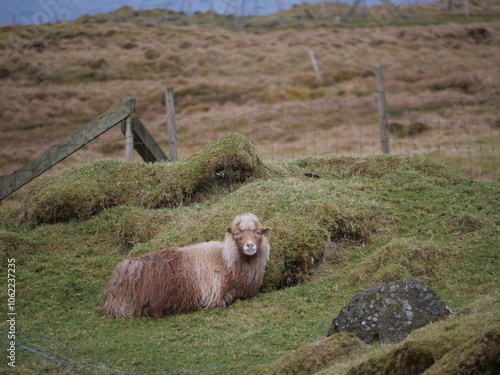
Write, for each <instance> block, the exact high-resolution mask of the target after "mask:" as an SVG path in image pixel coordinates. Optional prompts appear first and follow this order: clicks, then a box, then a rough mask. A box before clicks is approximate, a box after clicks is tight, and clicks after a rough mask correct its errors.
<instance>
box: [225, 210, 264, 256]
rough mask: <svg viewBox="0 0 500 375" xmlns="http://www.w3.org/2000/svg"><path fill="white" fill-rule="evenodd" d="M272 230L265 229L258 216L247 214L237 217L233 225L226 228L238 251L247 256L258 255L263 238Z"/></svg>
mask: <svg viewBox="0 0 500 375" xmlns="http://www.w3.org/2000/svg"><path fill="white" fill-rule="evenodd" d="M270 230H271V228H265V227H263V226H262V225H261V224H260V222H259V219H258V218H257V216H255V215H253V214H245V215H241V216H237V217H236V219H234V221H233V223H232V224H231V225H230V226H229V227H227V228H226V231H227V233H229V235H231V237H232V238H233V240H234V242H235V243H236V245H237V246H238V250H239V251H240V252H242V253H243V254H245V255H247V256H253V255H255V254H257V252H258V251H259V249H260V246H261V244H262V236H264V235H265V234H266V233H268V232H269V231H270Z"/></svg>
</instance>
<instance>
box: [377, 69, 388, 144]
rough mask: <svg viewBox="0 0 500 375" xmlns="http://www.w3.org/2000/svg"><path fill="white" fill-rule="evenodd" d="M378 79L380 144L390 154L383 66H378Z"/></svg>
mask: <svg viewBox="0 0 500 375" xmlns="http://www.w3.org/2000/svg"><path fill="white" fill-rule="evenodd" d="M375 71H376V78H377V103H378V116H379V124H380V143H381V145H382V152H383V153H384V154H390V153H391V150H390V147H389V130H388V124H387V102H386V99H385V82H384V67H383V66H382V65H377V66H376V70H375Z"/></svg>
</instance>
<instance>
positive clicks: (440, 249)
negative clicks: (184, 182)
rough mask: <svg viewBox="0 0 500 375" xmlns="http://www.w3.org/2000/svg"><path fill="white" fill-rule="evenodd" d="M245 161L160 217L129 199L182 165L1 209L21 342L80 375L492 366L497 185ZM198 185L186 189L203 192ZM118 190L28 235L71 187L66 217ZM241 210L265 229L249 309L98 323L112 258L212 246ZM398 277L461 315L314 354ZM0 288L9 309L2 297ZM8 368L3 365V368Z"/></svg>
mask: <svg viewBox="0 0 500 375" xmlns="http://www.w3.org/2000/svg"><path fill="white" fill-rule="evenodd" d="M233 137H235V138H233V139H232V140H233V141H236V142H237V143H238V142H241V143H239V144H240V145H246V143H244V142H243V141H242V140H240V138H239V137H236V136H233ZM217 145H219V146H220V143H218V144H215V146H217ZM231 145H232V143H231V142H229V141H228V140H227V139H226V144H225V145H223V146H222V148H217V147H215V146H214V145H212V146H209V147H208V148H207V149H205V150H204V151H201V152H200V153H198V154H197V155H196V156H195V157H194V158H193V159H192V160H191V161H189V160H186V161H185V162H184V163H185V165H184V168H185V169H186V168H188V167H189V166H193V165H194V166H196V165H198V166H199V165H204V166H207V165H212V164H210V163H208V164H206V163H205V162H206V160H207V159H206V157H207V155H212V156H214V154H213V153H212V151H214V150H215V149H217V150H219V151H220V152H219V153H217V157H214V159H210V160H223V159H224V157H223V155H224V153H223V150H227V149H231ZM245 147H247V149H246V151H245V155H247V156H249V155H253V151H252V148H251V145H250V146H248V145H247V146H245ZM207 150H208V151H209V152H207ZM224 152H225V151H224ZM229 154H231V153H229ZM233 155H234V154H233ZM246 160H253V161H252V163H249V164H245V165H254V166H258V171H259V173H247V174H245V175H244V176H243V175H241V174H240V175H238V176H239V177H238V178H236V182H237V183H236V184H232V183H230V182H228V181H227V180H224V181H223V182H222V183H217V181H218V180H217V176H218V173H221V171H222V170H225V171H233V170H234V169H232V167H231V165H233V164H232V163H231V162H228V163H226V164H224V168H226V169H220V168H215V169H213V170H211V171H212V172H213V173H212V172H211V173H210V174H209V175H205V174H204V175H203V176H204V181H205V182H206V183H207V184H208V185H209V186H210V187H209V188H206V189H201V188H200V189H199V188H196V189H193V190H189V196H190V197H191V199H183V200H180V201H176V202H175V204H170V203H169V202H170V201H168V200H163V201H161V200H160V201H158V200H154V202H161V204H159V205H155V207H156V209H151V208H150V206H151V205H149V204H144V202H151V200H146V201H145V200H143V199H139V198H137V197H139V196H141V194H142V195H143V196H149V195H148V194H153V195H154V196H158V194H159V193H158V192H161V191H165V190H162V188H161V187H159V186H156V185H155V184H152V183H150V180H148V179H147V178H144V176H147V175H148V174H147V172H148V171H152V170H156V172H157V173H160V170H161V173H163V174H161V173H160V174H161V175H162V176H167V175H169V173H168V172H170V173H172V172H175V173H177V174H179V173H182V171H181V167H180V165H181V163H178V164H172V165H171V166H169V165H160V164H158V165H153V166H148V165H146V164H142V163H133V164H130V167H126V166H124V165H121V166H120V168H128V169H127V172H128V173H126V174H111V175H110V174H109V169H106V168H102V167H103V166H106V165H107V166H109V165H114V163H115V162H113V161H105V162H94V163H89V164H87V165H82V166H79V167H74V168H70V169H67V170H65V171H62V172H60V173H57V174H53V175H52V176H51V177H47V178H41V179H40V180H39V182H37V187H36V189H35V188H33V191H32V195H31V196H30V198H29V201H28V202H26V204H24V205H23V206H20V207H3V208H0V252H1V254H2V257H1V259H2V263H1V265H0V266H1V267H2V272H5V268H6V259H9V258H15V259H16V266H17V300H16V309H17V311H18V313H19V315H18V317H17V319H18V320H17V322H18V325H17V328H18V329H19V330H20V331H19V333H18V339H20V340H25V341H26V342H28V343H30V344H36V345H39V346H41V347H43V348H46V349H50V350H52V351H53V352H54V353H57V354H60V355H64V356H65V357H66V358H70V359H72V360H74V361H76V362H78V363H85V364H88V365H92V366H95V367H84V368H85V369H86V370H87V371H89V372H90V373H107V372H101V371H99V370H97V369H96V368H97V367H99V366H109V367H110V368H112V369H114V370H120V371H130V372H134V373H140V374H150V373H151V374H157V373H158V372H160V371H159V370H158V367H166V368H171V369H175V370H173V371H172V372H171V373H174V374H177V373H179V374H185V373H196V372H206V373H210V374H212V373H214V374H233V373H241V372H244V371H247V372H256V373H316V372H317V371H321V370H323V371H325V373H331V374H344V373H353V374H354V373H359V372H360V371H361V370H363V371H366V372H365V373H370V374H371V373H373V374H374V373H391V368H392V369H394V368H395V366H396V367H398V366H403V367H404V366H407V365H408V366H409V365H411V362H412V359H411V358H415V361H417V362H418V363H420V364H422V363H423V365H425V364H426V363H427V364H428V363H430V362H431V361H427V362H426V361H425V359H426V358H427V359H429V358H432V363H433V367H432V368H431V370H432V371H433V372H432V371H431V372H432V373H446V371H451V372H450V373H453V372H452V370H453V369H454V368H457V367H456V366H458V365H459V364H460V363H462V362H463V363H465V362H467V361H469V362H470V363H469V362H467V363H469V365H470V366H472V367H471V368H474V369H477V368H479V367H478V366H480V365H481V366H483V365H484V366H483V367H485V366H486V367H487V366H493V365H492V363H493V364H494V360H492V359H491V358H490V359H488V358H489V357H488V355H489V354H488V353H495V351H494V350H496V349H495V348H497V347H495V346H494V345H493V344H491V343H492V342H493V343H494V342H495V340H497V341H496V342H497V343H498V335H499V329H500V328H499V327H500V322H499V316H500V314H499V312H500V308H499V303H498V299H499V298H498V297H499V288H498V280H499V276H500V273H499V266H498V253H499V251H498V250H499V245H498V237H499V233H500V231H499V228H498V225H499V221H498V218H499V217H500V215H499V197H500V185H499V184H498V183H488V182H475V181H472V180H471V179H470V177H468V176H465V175H463V174H460V173H458V172H456V171H454V170H452V169H450V168H448V167H445V166H443V165H441V164H439V163H436V162H434V161H431V160H430V159H426V158H422V157H403V156H390V155H375V156H370V157H354V156H344V155H324V156H314V157H313V156H305V157H301V158H298V159H289V160H288V159H286V160H282V161H277V162H266V163H264V164H262V165H261V164H260V161H257V160H255V159H252V158H251V157H250V158H249V159H246ZM240 161H241V160H240ZM233 162H234V160H233ZM219 165H220V164H219ZM212 166H213V165H212ZM89 170H92V171H93V172H92V173H91V174H88V171H89ZM184 173H188V174H189V172H187V171H184ZM228 173H229V172H228ZM305 173H315V174H317V175H319V176H320V178H319V179H316V178H309V177H307V176H305ZM191 176H195V175H194V174H193V175H191ZM232 176H234V175H232ZM173 178H175V176H174V175H170V177H169V178H166V177H165V179H164V180H162V181H163V182H169V181H172V180H171V179H173ZM96 181H97V182H99V183H96ZM131 181H133V185H127V184H130V183H131ZM196 181H197V179H196V178H195V177H193V178H192V179H191V180H190V182H189V183H190V184H192V185H190V186H199V185H196ZM214 181H215V182H214ZM219 182H220V181H219ZM87 183H88V184H89V186H91V187H92V189H93V190H92V194H90V193H89V191H90V190H87V189H86V188H84V186H83V185H84V184H87ZM193 184H194V185H193ZM122 185H123V186H124V187H127V186H128V187H130V186H132V190H131V189H129V188H122V189H118V190H117V191H118V192H115V195H114V198H115V199H114V200H113V201H112V202H111V203H112V204H103V205H100V206H99V205H98V206H96V207H99V209H98V210H97V209H95V210H87V211H85V212H86V214H85V215H83V216H79V215H72V216H71V215H69V216H68V215H62V216H50V215H49V216H44V215H40V216H38V218H39V219H37V220H31V221H30V222H29V223H28V224H29V225H27V224H26V217H34V216H33V215H31V214H33V213H34V212H35V211H36V212H42V211H40V207H39V206H36V207H37V208H36V210H35V209H34V208H35V203H37V202H38V200H39V199H40V202H42V201H43V205H46V206H48V207H49V206H50V205H51V200H53V201H56V200H57V199H59V198H60V197H61V196H62V195H63V194H64V193H65V192H68V189H70V188H71V187H72V188H71V189H73V190H72V191H71V194H70V195H69V197H70V198H67V197H66V200H62V201H59V202H60V205H61V207H66V208H68V207H69V208H71V211H70V210H69V208H68V210H63V211H62V212H74V213H78V212H82V210H84V209H85V208H86V207H89V206H88V205H87V204H88V201H89V200H91V198H92V197H104V196H107V195H108V194H109V193H110V192H111V191H113V188H116V187H117V186H122ZM78 186H81V192H82V196H79V194H77V192H78V189H76V187H78ZM183 191H184V192H186V191H187V190H183ZM195 191H196V194H194V195H193V194H192V193H193V192H195ZM118 193H119V194H118ZM180 196H182V194H181V195H180ZM82 197H87V198H86V199H87V200H85V199H82ZM124 197H125V198H124ZM130 197H132V198H130ZM42 198H43V200H42ZM96 200H99V199H96ZM40 202H38V203H40ZM100 202H105V203H106V202H110V201H106V200H100ZM93 207H94V206H93ZM246 211H251V212H253V213H255V214H257V215H258V216H259V218H260V219H261V221H262V223H263V224H264V225H266V226H270V227H272V228H273V231H272V232H271V233H270V235H269V236H268V238H269V241H270V244H271V261H270V262H269V264H268V267H267V269H266V276H265V282H264V285H263V293H261V294H260V295H259V296H257V297H255V298H253V299H250V300H246V301H237V302H236V303H234V304H233V305H231V306H230V307H229V308H228V309H225V310H219V309H215V310H208V311H197V312H194V313H190V314H180V315H176V316H170V317H165V318H162V319H146V318H139V319H129V320H123V319H115V318H110V317H108V316H104V315H103V314H101V312H100V298H101V295H102V292H103V290H104V287H105V286H106V284H107V282H108V280H109V278H110V276H111V273H112V271H113V268H114V266H115V265H116V264H117V263H118V262H119V261H121V260H123V259H125V258H128V257H131V256H135V255H138V254H142V253H145V252H148V251H152V250H157V249H162V248H164V247H167V246H171V245H176V246H181V245H186V244H189V243H193V242H200V241H206V240H212V239H222V238H223V234H224V228H225V226H226V225H228V224H229V223H230V221H231V220H232V218H233V217H234V216H235V215H236V214H238V213H242V212H246ZM27 215H28V216H27ZM30 215H31V216H30ZM43 218H48V220H44V219H43ZM406 277H414V278H419V279H422V280H424V281H426V282H427V283H428V284H429V285H430V287H431V288H432V289H433V290H434V291H435V292H436V293H437V294H438V295H439V296H440V297H441V298H442V299H443V300H444V301H445V303H447V304H448V306H450V307H451V309H452V310H453V311H454V312H460V311H462V310H464V309H466V310H467V311H468V312H469V313H468V314H467V315H463V316H453V317H450V318H447V319H446V320H444V321H441V322H438V323H435V324H433V325H432V327H426V328H423V329H422V330H419V331H417V332H415V333H414V334H412V335H411V336H410V337H409V338H408V339H407V340H405V341H404V342H402V343H396V344H391V345H374V346H368V345H365V344H363V343H361V342H359V341H358V340H357V339H356V338H353V337H351V336H349V335H341V336H336V335H335V336H332V337H330V338H328V339H325V340H319V341H317V340H318V338H320V337H323V336H325V335H326V332H327V330H328V327H329V325H330V322H331V320H332V318H333V317H334V316H335V315H337V314H338V312H339V311H340V310H341V309H342V308H343V307H344V306H345V305H347V303H348V302H349V300H350V299H351V297H352V296H353V295H354V294H355V293H357V292H359V291H361V290H363V289H367V288H371V287H374V286H376V285H380V284H381V283H385V282H389V281H394V280H397V279H400V278H406ZM1 290H2V294H1V298H2V301H5V300H6V288H2V289H1ZM2 303H3V302H2ZM46 338H50V340H49V339H46ZM2 339H3V338H2ZM492 345H493V346H492ZM295 350H297V351H295ZM464 351H465V352H466V356H465V357H464V356H462V357H460V356H461V355H462V354H461V353H462V352H464ZM110 358H111V360H110ZM459 359H460V360H459ZM5 360H6V359H5V358H4V357H2V358H0V368H5V366H6V363H5ZM460 361H462V362H460ZM464 361H465V362H464ZM481 361H482V362H481ZM73 364H74V365H75V363H73ZM77 365H78V366H81V365H79V364H77ZM423 365H422V366H423ZM469 365H468V366H469ZM474 366H476V367H474ZM40 369H41V370H40ZM200 369H204V370H200ZM9 371H10V372H11V373H14V374H32V373H33V372H34V371H35V372H36V371H38V372H36V373H42V372H43V371H45V372H46V373H61V374H62V373H64V371H65V370H64V369H61V368H60V367H59V365H57V364H55V363H54V362H52V361H50V360H48V359H46V358H44V357H42V356H40V355H36V354H33V353H30V352H27V351H24V350H21V349H20V348H18V362H17V367H16V368H15V369H14V370H10V369H9ZM160 373H161V372H160Z"/></svg>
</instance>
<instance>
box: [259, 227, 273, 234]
mask: <svg viewBox="0 0 500 375" xmlns="http://www.w3.org/2000/svg"><path fill="white" fill-rule="evenodd" d="M271 230H272V228H262V229H261V230H260V233H262V234H266V233H269V232H270V231H271Z"/></svg>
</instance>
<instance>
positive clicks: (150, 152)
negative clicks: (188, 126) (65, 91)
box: [0, 97, 168, 203]
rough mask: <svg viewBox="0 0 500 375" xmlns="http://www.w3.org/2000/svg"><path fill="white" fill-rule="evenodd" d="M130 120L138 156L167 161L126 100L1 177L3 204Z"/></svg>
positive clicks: (0, 199)
mask: <svg viewBox="0 0 500 375" xmlns="http://www.w3.org/2000/svg"><path fill="white" fill-rule="evenodd" d="M128 118H130V122H131V126H132V135H133V139H134V148H135V149H136V151H137V152H138V153H139V155H141V156H142V157H143V159H144V160H145V161H157V160H168V158H167V157H166V156H165V154H164V153H163V151H162V150H161V148H160V147H159V146H158V145H157V144H156V142H155V141H154V139H153V137H152V136H151V134H149V132H148V131H147V130H146V128H145V127H144V125H143V124H142V123H141V122H140V120H139V119H138V118H137V116H136V115H135V98H132V97H130V98H126V99H125V100H123V101H122V102H121V103H120V104H118V105H116V106H115V107H113V108H111V109H109V110H108V111H106V112H105V113H103V114H102V115H100V116H98V117H96V118H95V119H94V120H92V121H90V122H89V123H88V124H87V125H85V126H84V127H83V128H81V129H80V130H78V131H77V132H76V133H74V134H72V135H70V136H69V137H67V138H66V139H65V140H64V141H62V142H60V143H58V144H57V145H55V146H52V147H51V148H49V149H48V150H47V151H45V152H44V153H42V154H41V155H39V156H38V157H37V158H35V159H33V160H32V161H30V162H29V163H28V164H26V165H25V166H24V167H22V168H21V169H19V170H17V171H14V172H13V173H11V174H10V175H7V176H0V203H1V201H2V200H3V199H4V198H5V197H7V196H9V195H10V194H12V193H13V192H15V191H16V190H18V189H20V188H21V187H23V186H24V185H26V184H27V183H28V182H30V181H32V180H33V179H35V178H36V177H38V176H39V175H41V174H42V173H44V172H46V171H47V170H49V169H50V168H52V167H53V166H54V165H56V164H57V163H59V162H61V161H62V160H64V159H66V158H67V157H68V156H70V155H71V154H73V153H74V152H76V151H78V150H79V149H80V148H82V147H83V146H85V145H86V144H87V143H89V142H91V141H92V140H94V139H95V138H97V137H99V136H100V135H101V134H103V133H105V132H106V131H108V130H109V129H111V128H112V127H114V126H115V125H117V124H119V123H122V122H124V121H125V120H127V119H128Z"/></svg>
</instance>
